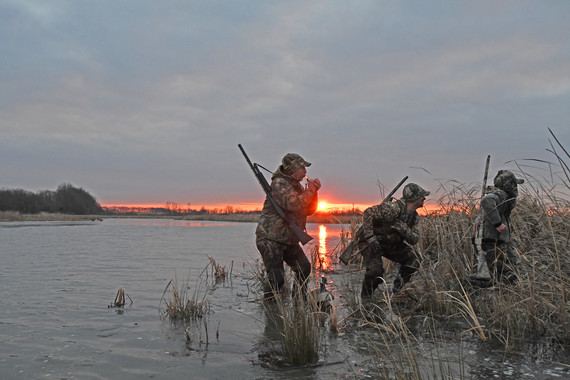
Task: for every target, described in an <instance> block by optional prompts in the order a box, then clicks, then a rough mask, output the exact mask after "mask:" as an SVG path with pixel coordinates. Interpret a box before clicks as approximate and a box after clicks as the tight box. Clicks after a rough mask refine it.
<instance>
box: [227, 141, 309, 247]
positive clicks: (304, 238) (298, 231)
mask: <svg viewBox="0 0 570 380" xmlns="http://www.w3.org/2000/svg"><path fill="white" fill-rule="evenodd" d="M238 147H239V149H240V150H241V153H242V154H243V156H244V157H245V160H246V161H247V163H248V164H249V167H250V168H251V170H252V171H253V174H254V175H255V178H257V181H258V182H259V184H260V185H261V187H262V188H263V191H264V192H265V195H267V199H269V201H270V202H271V204H272V205H273V208H274V209H275V211H277V214H279V216H280V217H281V218H283V220H285V221H286V222H287V224H288V225H289V228H291V231H293V233H294V234H295V236H297V238H298V239H299V241H300V242H301V244H303V245H305V244H307V243H308V242H310V241H311V240H313V237H312V236H311V235H309V234H308V233H306V232H305V231H304V230H303V229H302V228H301V227H299V226H298V225H296V224H295V223H294V222H293V221H292V220H291V219H289V218H288V217H287V215H285V212H284V211H283V209H282V208H281V206H279V205H278V204H277V202H276V201H275V199H273V197H272V196H271V186H270V185H269V183H268V182H267V180H266V179H265V176H264V175H263V173H262V172H261V170H259V168H258V165H257V164H254V163H252V162H251V160H250V159H249V157H248V155H247V153H245V150H244V149H243V147H242V146H241V144H238Z"/></svg>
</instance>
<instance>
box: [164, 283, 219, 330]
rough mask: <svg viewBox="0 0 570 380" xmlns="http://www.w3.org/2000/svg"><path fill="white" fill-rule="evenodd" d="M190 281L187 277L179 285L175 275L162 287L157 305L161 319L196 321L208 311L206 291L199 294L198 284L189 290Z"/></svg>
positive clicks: (208, 304)
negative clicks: (162, 290)
mask: <svg viewBox="0 0 570 380" xmlns="http://www.w3.org/2000/svg"><path fill="white" fill-rule="evenodd" d="M190 284H191V283H190V281H189V280H188V279H187V280H186V281H184V282H182V283H181V284H180V286H179V285H178V281H177V280H176V277H175V278H174V279H173V280H170V281H169V282H168V284H167V285H166V288H165V289H164V292H163V294H162V297H161V299H160V303H159V306H158V309H159V315H160V317H161V319H165V318H168V319H169V320H170V321H172V322H174V321H190V320H193V321H196V320H197V319H200V318H202V317H203V316H205V315H206V314H208V313H209V312H210V303H209V301H208V300H207V299H206V293H205V292H203V294H200V293H201V292H200V286H199V285H197V286H195V287H194V290H193V291H192V292H190V289H191V286H190Z"/></svg>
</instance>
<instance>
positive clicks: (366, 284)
mask: <svg viewBox="0 0 570 380" xmlns="http://www.w3.org/2000/svg"><path fill="white" fill-rule="evenodd" d="M418 225H419V216H418V213H417V212H416V211H412V210H410V209H408V208H407V206H406V203H405V201H404V200H403V199H399V200H397V201H395V202H385V203H382V204H379V205H376V206H372V207H369V208H368V209H366V210H365V211H364V214H363V223H362V229H363V232H364V233H363V238H361V240H360V241H359V243H358V249H359V250H360V252H362V253H363V255H364V263H365V265H366V272H365V274H364V280H363V282H362V296H363V297H367V296H371V295H372V293H373V292H374V290H375V289H376V287H378V285H379V284H380V283H382V281H383V280H382V276H383V275H384V266H383V263H382V257H386V258H387V259H389V260H392V261H395V262H397V263H399V264H401V265H400V272H399V275H400V278H401V280H399V281H400V283H401V284H405V283H407V282H408V281H409V280H410V278H411V276H412V274H414V273H415V272H416V270H417V268H418V266H419V260H418V259H417V257H416V255H415V253H414V251H413V249H412V247H411V245H414V244H416V243H417V242H418V241H419V238H420V231H419V227H418ZM374 239H376V241H377V242H378V244H370V242H371V241H374Z"/></svg>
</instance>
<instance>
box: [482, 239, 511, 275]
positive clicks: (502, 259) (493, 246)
mask: <svg viewBox="0 0 570 380" xmlns="http://www.w3.org/2000/svg"><path fill="white" fill-rule="evenodd" d="M482 248H483V250H484V251H485V261H486V262H487V266H488V268H489V272H490V273H491V278H492V279H495V280H496V281H499V282H503V283H507V284H514V283H515V282H516V281H517V276H516V274H515V272H514V268H515V265H516V254H515V253H514V252H513V247H512V245H511V244H510V243H504V242H500V243H497V242H490V241H486V242H485V241H484V242H483V245H482Z"/></svg>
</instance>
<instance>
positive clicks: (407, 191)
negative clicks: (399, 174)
mask: <svg viewBox="0 0 570 380" xmlns="http://www.w3.org/2000/svg"><path fill="white" fill-rule="evenodd" d="M429 194H430V192H429V191H425V190H424V189H422V188H421V187H420V186H419V185H416V184H415V183H408V184H407V185H406V186H405V187H404V191H403V192H402V198H403V199H404V201H406V202H414V201H417V200H418V199H420V198H421V197H427V196H428V195H429Z"/></svg>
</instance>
